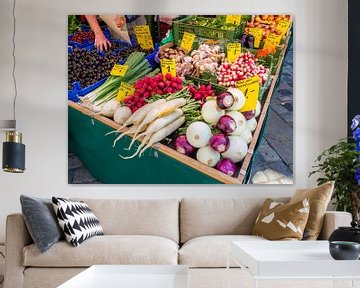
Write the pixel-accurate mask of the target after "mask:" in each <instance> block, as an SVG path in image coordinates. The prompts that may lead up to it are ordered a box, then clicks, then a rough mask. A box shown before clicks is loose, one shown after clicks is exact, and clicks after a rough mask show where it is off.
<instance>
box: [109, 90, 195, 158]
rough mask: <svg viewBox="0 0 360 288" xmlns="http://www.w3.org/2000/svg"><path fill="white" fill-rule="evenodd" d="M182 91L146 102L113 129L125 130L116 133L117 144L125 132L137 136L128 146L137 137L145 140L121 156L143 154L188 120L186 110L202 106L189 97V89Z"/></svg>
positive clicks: (134, 139)
mask: <svg viewBox="0 0 360 288" xmlns="http://www.w3.org/2000/svg"><path fill="white" fill-rule="evenodd" d="M179 92H180V93H179ZM179 92H178V93H177V95H176V96H177V97H178V98H174V97H168V98H166V99H158V100H155V101H154V102H152V103H148V104H146V105H145V106H143V107H141V108H140V109H138V110H137V111H135V112H134V113H133V114H132V115H131V116H130V117H129V118H128V119H127V120H126V121H125V122H124V123H123V125H121V126H120V128H119V129H118V130H117V131H113V132H110V133H119V132H122V133H121V134H120V135H118V136H117V137H116V139H115V141H114V145H113V147H114V146H115V145H116V142H117V141H119V140H120V139H121V138H122V137H124V136H125V135H128V136H132V138H133V139H132V141H131V143H130V146H129V147H128V148H127V150H130V149H131V147H132V145H133V144H134V142H135V141H136V140H140V141H141V144H140V145H139V146H138V148H137V150H136V152H135V153H134V154H133V155H131V156H127V157H124V156H122V155H120V157H121V158H123V159H131V158H133V157H135V156H136V155H139V157H140V156H141V155H142V154H143V153H144V151H145V150H146V149H148V148H149V147H151V146H152V145H154V144H156V143H158V142H160V141H162V140H164V139H165V138H166V137H168V136H169V135H171V134H172V133H174V132H175V131H176V130H177V129H179V128H180V127H181V126H182V125H183V124H184V123H185V120H186V117H185V115H184V113H186V111H189V110H191V109H198V108H199V103H197V102H195V101H194V100H190V101H189V98H188V97H186V93H187V92H185V91H184V90H182V91H179ZM184 92H185V93H184ZM181 93H183V94H181ZM176 96H175V97H176ZM181 96H184V97H181ZM130 125H131V126H130ZM128 126H130V127H128Z"/></svg>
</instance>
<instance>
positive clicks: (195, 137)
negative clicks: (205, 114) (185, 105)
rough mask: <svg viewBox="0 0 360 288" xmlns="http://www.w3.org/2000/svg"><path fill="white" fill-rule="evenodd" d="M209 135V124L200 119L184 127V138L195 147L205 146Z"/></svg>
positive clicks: (210, 134)
mask: <svg viewBox="0 0 360 288" xmlns="http://www.w3.org/2000/svg"><path fill="white" fill-rule="evenodd" d="M211 136H212V133H211V129H210V127H209V125H208V124H206V123H204V122H201V121H196V122H194V123H191V124H190V125H189V127H188V128H187V129H186V139H187V140H188V141H189V143H190V145H191V146H193V147H195V148H202V147H205V146H206V145H207V144H208V143H209V140H210V138H211Z"/></svg>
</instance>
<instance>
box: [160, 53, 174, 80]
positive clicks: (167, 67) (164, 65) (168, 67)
mask: <svg viewBox="0 0 360 288" xmlns="http://www.w3.org/2000/svg"><path fill="white" fill-rule="evenodd" d="M160 64H161V73H162V75H163V76H166V74H168V73H169V74H171V76H173V77H175V76H176V62H175V59H174V58H173V59H161V60H160Z"/></svg>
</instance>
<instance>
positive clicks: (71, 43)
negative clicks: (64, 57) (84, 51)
mask: <svg viewBox="0 0 360 288" xmlns="http://www.w3.org/2000/svg"><path fill="white" fill-rule="evenodd" d="M90 30H91V29H90V27H88V26H85V25H82V26H81V30H80V31H84V32H89V31H90ZM102 31H103V33H104V35H105V37H106V38H107V39H110V38H111V37H110V30H109V29H108V28H107V27H104V28H102ZM73 35H74V34H70V35H68V46H72V47H74V48H85V47H87V46H89V45H93V44H94V42H93V41H90V40H88V39H85V41H84V42H82V43H79V42H75V41H71V38H72V36H73Z"/></svg>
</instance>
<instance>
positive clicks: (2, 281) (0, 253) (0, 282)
mask: <svg viewBox="0 0 360 288" xmlns="http://www.w3.org/2000/svg"><path fill="white" fill-rule="evenodd" d="M0 255H1V256H2V257H3V258H4V259H5V255H4V254H3V253H2V252H1V251H0ZM0 280H1V281H0V285H1V284H2V283H4V278H2V279H1V278H0Z"/></svg>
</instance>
